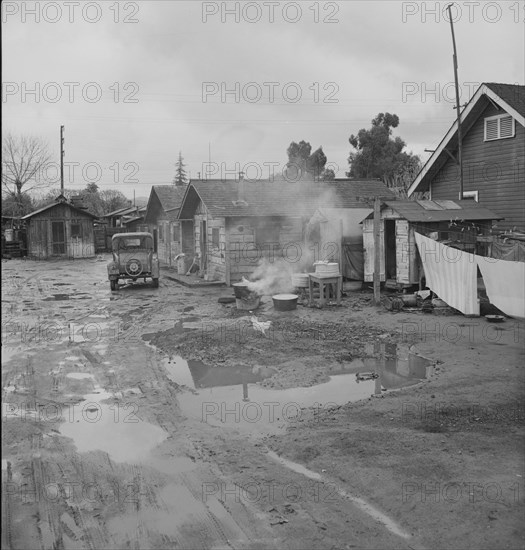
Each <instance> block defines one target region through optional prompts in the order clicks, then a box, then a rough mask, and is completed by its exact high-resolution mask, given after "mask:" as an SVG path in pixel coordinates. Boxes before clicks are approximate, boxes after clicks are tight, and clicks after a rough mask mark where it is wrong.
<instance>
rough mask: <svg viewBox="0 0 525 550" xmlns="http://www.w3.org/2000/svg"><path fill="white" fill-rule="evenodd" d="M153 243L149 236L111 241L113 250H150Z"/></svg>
mask: <svg viewBox="0 0 525 550" xmlns="http://www.w3.org/2000/svg"><path fill="white" fill-rule="evenodd" d="M152 247H153V241H152V239H151V237H149V236H143V237H122V238H119V239H115V240H114V241H113V250H115V251H117V250H137V249H139V248H152Z"/></svg>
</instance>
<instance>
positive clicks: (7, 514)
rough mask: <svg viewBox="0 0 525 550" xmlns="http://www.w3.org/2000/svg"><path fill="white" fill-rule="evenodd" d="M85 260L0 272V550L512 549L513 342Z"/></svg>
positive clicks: (471, 326) (353, 300)
mask: <svg viewBox="0 0 525 550" xmlns="http://www.w3.org/2000/svg"><path fill="white" fill-rule="evenodd" d="M106 259H107V258H105V257H101V258H98V259H94V260H81V261H74V262H31V261H29V260H28V261H24V260H11V261H3V262H2V268H3V270H2V280H3V291H2V306H3V308H2V309H3V324H2V344H3V345H2V351H3V354H2V355H3V358H2V387H3V392H2V396H3V418H2V427H3V430H2V432H3V441H2V444H3V461H2V481H3V491H2V492H3V500H2V548H6V549H15V548H16V549H29V548H64V549H68V548H86V549H88V548H89V549H99V548H100V549H102V548H115V549H116V548H133V549H142V548H158V549H163V548H239V549H240V548H260V549H263V548H295V549H302V548H330V549H347V548H370V549H375V548H450V549H456V548H465V549H466V548H487V549H494V548H523V546H524V529H523V526H522V525H523V522H522V519H523V512H524V499H523V494H524V486H523V475H524V462H523V434H524V431H523V423H524V411H523V364H524V360H523V359H524V357H523V356H524V342H525V326H524V323H523V322H518V321H514V320H512V319H506V321H505V322H503V323H501V324H497V325H495V324H491V323H488V322H487V321H486V320H485V319H484V318H465V317H463V316H460V315H452V316H438V315H432V314H430V315H428V314H422V313H419V312H399V313H393V312H389V311H386V310H385V309H384V308H382V307H375V306H373V305H372V301H371V293H370V291H368V290H365V291H360V292H349V293H348V294H347V296H346V297H345V298H344V299H343V301H342V305H341V306H340V307H337V306H335V305H334V306H329V307H326V308H324V309H317V308H308V307H303V306H299V307H298V309H297V310H295V311H292V312H286V313H278V312H275V311H274V309H273V307H272V303H271V299H270V298H269V297H266V298H264V299H263V304H262V306H261V307H260V308H259V309H257V310H256V311H255V312H253V313H251V312H241V311H239V310H237V309H236V308H235V304H221V303H218V299H219V298H220V297H223V298H224V297H230V296H232V292H231V289H228V288H225V287H223V288H216V287H203V288H187V287H184V286H181V285H180V284H178V283H177V282H175V281H174V280H172V279H170V272H169V271H168V270H164V271H163V273H162V275H163V276H162V278H161V285H160V288H159V289H154V288H153V286H152V285H151V284H143V283H136V284H134V285H128V286H126V287H124V288H122V289H121V290H119V291H117V292H111V291H110V289H109V284H108V282H107V280H106V267H105V261H106ZM252 315H255V316H256V317H257V320H258V321H259V322H261V321H262V322H267V321H270V322H271V326H270V328H269V329H267V330H266V331H265V334H263V333H262V332H261V331H259V330H256V329H255V328H254V325H253V322H252V319H251V317H252ZM409 352H412V354H409ZM415 354H417V355H419V356H421V357H424V358H426V359H427V360H426V361H425V360H424V359H420V358H418V357H416V355H415ZM372 371H373V372H376V373H378V374H379V375H380V376H379V378H377V379H373V380H365V381H362V382H360V383H359V384H357V383H356V377H355V373H357V372H359V373H363V372H372Z"/></svg>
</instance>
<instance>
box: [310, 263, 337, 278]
mask: <svg viewBox="0 0 525 550" xmlns="http://www.w3.org/2000/svg"><path fill="white" fill-rule="evenodd" d="M314 265H315V272H316V274H318V275H334V276H336V275H339V264H338V263H335V262H315V263H314Z"/></svg>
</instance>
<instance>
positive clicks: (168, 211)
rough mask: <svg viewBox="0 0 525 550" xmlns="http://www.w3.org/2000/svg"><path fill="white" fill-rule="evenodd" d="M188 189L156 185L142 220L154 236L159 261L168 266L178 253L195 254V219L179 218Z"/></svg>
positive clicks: (173, 263) (172, 264)
mask: <svg viewBox="0 0 525 550" xmlns="http://www.w3.org/2000/svg"><path fill="white" fill-rule="evenodd" d="M185 191H186V186H178V185H154V186H153V187H152V188H151V192H150V196H149V200H148V206H147V208H146V211H145V213H144V219H143V221H142V223H141V226H144V227H148V231H150V232H151V233H152V234H153V236H154V239H155V246H156V250H157V253H158V255H159V260H160V262H161V263H162V264H164V265H167V266H169V267H172V266H174V265H175V263H176V258H177V257H178V256H179V254H182V253H188V252H189V253H193V222H192V220H180V219H178V214H179V210H180V206H181V202H182V198H183V197H184V193H185ZM191 259H193V256H191Z"/></svg>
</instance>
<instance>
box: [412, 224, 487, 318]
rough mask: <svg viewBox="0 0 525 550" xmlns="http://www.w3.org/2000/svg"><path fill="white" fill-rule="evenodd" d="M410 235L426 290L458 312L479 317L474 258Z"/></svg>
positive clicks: (437, 243)
mask: <svg viewBox="0 0 525 550" xmlns="http://www.w3.org/2000/svg"><path fill="white" fill-rule="evenodd" d="M414 234H415V237H416V244H417V247H418V250H419V255H420V256H421V261H422V263H423V268H424V270H425V279H426V283H427V286H428V288H430V289H431V290H432V291H433V292H435V293H436V294H437V295H438V296H439V297H440V298H441V299H442V300H443V301H444V302H446V303H447V304H448V305H449V306H450V307H453V308H455V309H457V310H458V311H461V313H463V314H465V315H479V302H478V287H477V265H476V257H475V255H474V254H470V253H469V252H465V251H464V250H458V249H457V248H452V247H451V246H446V245H444V244H441V243H439V242H437V241H434V240H432V239H429V238H428V237H425V236H424V235H421V234H420V233H417V232H415V233H414Z"/></svg>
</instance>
